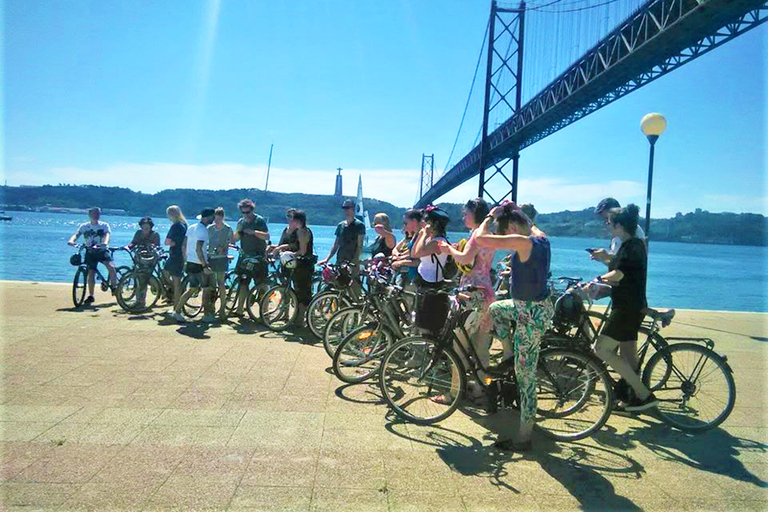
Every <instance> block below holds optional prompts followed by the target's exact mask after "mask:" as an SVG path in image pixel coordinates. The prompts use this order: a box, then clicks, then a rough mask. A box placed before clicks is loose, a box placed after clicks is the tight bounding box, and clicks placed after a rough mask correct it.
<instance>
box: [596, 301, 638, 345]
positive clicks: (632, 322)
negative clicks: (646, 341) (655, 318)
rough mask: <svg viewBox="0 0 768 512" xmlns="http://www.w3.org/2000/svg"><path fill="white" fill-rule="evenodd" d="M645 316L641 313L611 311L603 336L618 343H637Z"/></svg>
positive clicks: (619, 310)
mask: <svg viewBox="0 0 768 512" xmlns="http://www.w3.org/2000/svg"><path fill="white" fill-rule="evenodd" d="M643 318H645V315H644V314H643V313H642V312H641V311H625V310H621V309H613V310H611V314H610V315H608V320H606V324H605V327H604V328H603V332H602V334H604V335H606V336H608V337H610V338H613V339H614V340H616V341H637V333H638V331H639V330H640V325H642V323H643Z"/></svg>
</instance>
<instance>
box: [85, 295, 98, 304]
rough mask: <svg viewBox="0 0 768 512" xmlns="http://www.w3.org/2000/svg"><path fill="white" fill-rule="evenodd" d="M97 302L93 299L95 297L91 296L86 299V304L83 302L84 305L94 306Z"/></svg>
mask: <svg viewBox="0 0 768 512" xmlns="http://www.w3.org/2000/svg"><path fill="white" fill-rule="evenodd" d="M95 300H96V299H94V298H93V295H89V296H88V298H86V299H85V302H83V304H93V302H94V301H95Z"/></svg>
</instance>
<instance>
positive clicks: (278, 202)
mask: <svg viewBox="0 0 768 512" xmlns="http://www.w3.org/2000/svg"><path fill="white" fill-rule="evenodd" d="M246 197H249V198H251V199H252V200H253V201H254V202H255V203H256V205H257V206H256V208H257V212H258V213H259V214H261V215H264V216H265V217H269V218H270V220H271V221H272V222H279V221H281V220H282V218H283V215H284V214H285V211H286V209H288V208H290V207H294V208H301V209H303V210H304V211H306V212H307V217H308V220H309V222H310V224H315V225H325V226H330V225H334V224H336V223H338V222H339V221H340V220H341V219H342V218H343V215H342V212H341V210H340V206H341V204H340V201H339V199H338V198H335V197H334V196H331V195H320V194H298V193H281V192H265V191H263V190H259V189H244V188H241V189H230V190H194V189H172V190H163V191H161V192H157V193H154V194H144V193H141V192H134V191H132V190H130V189H127V188H119V187H99V186H94V185H45V186H41V187H8V186H4V187H0V204H3V205H5V206H4V208H5V209H14V208H19V209H21V208H22V207H29V208H33V209H38V208H41V207H45V206H55V207H64V208H78V209H85V208H88V207H90V206H94V205H95V206H101V207H102V208H110V209H119V210H125V211H126V212H127V214H128V215H134V216H136V217H140V216H143V215H152V216H158V217H162V216H164V215H165V208H166V207H167V206H168V205H171V204H177V205H179V206H181V208H182V210H184V211H185V212H186V213H187V215H188V216H189V217H194V214H196V213H197V212H198V211H199V210H201V209H202V208H203V207H206V206H213V207H216V206H223V207H224V209H225V210H226V212H227V217H228V218H232V219H234V218H236V217H237V216H238V211H237V203H238V202H239V201H240V200H241V199H244V198H246ZM353 199H354V198H353ZM364 205H365V209H366V210H367V211H368V212H369V213H370V215H371V216H373V215H374V214H375V213H379V212H383V213H386V214H387V215H389V218H390V219H391V220H392V222H393V226H394V227H398V226H400V225H401V221H400V219H401V217H402V214H403V212H404V211H405V209H404V208H400V207H398V206H395V205H393V204H391V203H387V202H385V201H379V200H377V199H372V198H364ZM439 206H440V207H441V208H443V209H445V210H446V211H447V212H448V214H449V215H450V217H451V219H453V220H452V221H451V224H450V225H449V229H450V230H451V231H464V230H465V228H464V226H463V222H462V212H461V206H462V205H460V204H453V203H441V204H439ZM536 223H537V224H538V225H539V227H540V228H541V229H542V230H544V231H545V232H547V233H548V234H549V235H551V236H569V237H582V238H587V237H588V238H604V237H605V236H606V231H605V226H604V225H603V222H602V220H601V219H600V218H599V217H597V216H596V215H595V213H594V207H591V208H586V209H584V210H581V211H568V210H567V211H563V212H556V213H542V214H539V216H538V218H537V219H536ZM643 223H644V220H641V224H643ZM643 225H644V224H643ZM651 239H652V240H660V241H669V242H689V243H708V244H726V245H757V246H765V245H768V217H765V216H763V215H760V214H755V213H710V212H708V211H705V210H704V211H703V210H701V209H699V208H697V209H696V211H694V212H690V213H686V214H683V213H678V214H677V215H675V216H674V217H672V218H670V219H652V221H651Z"/></svg>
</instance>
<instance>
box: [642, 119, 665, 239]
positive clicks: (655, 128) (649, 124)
mask: <svg viewBox="0 0 768 512" xmlns="http://www.w3.org/2000/svg"><path fill="white" fill-rule="evenodd" d="M666 128H667V120H666V119H665V118H664V116H663V115H661V114H657V113H652V114H646V115H645V116H643V119H642V120H641V121H640V129H641V130H642V131H643V133H644V134H645V136H646V137H647V138H648V142H649V143H650V145H651V154H650V156H649V158H648V194H647V195H646V200H645V236H646V238H647V239H648V241H649V242H650V240H651V190H652V188H653V152H654V148H655V147H656V141H657V140H659V135H661V134H662V133H664V130H666Z"/></svg>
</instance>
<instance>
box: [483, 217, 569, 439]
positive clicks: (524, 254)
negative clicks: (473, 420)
mask: <svg viewBox="0 0 768 512" xmlns="http://www.w3.org/2000/svg"><path fill="white" fill-rule="evenodd" d="M494 220H495V221H496V223H497V224H498V234H496V235H494V234H491V231H490V227H491V223H492V222H493V221H494ZM478 230H479V233H478V235H477V237H476V240H477V242H478V243H479V244H480V245H482V246H485V247H491V248H493V249H498V250H505V249H506V250H508V251H515V252H514V255H513V257H512V268H511V272H512V273H511V276H510V296H511V299H508V300H500V301H496V302H494V303H493V304H491V306H490V307H489V309H488V311H489V313H490V315H491V319H492V320H493V329H494V333H495V336H496V337H497V338H499V339H500V340H501V342H502V344H503V345H504V361H503V362H502V363H501V364H500V365H499V367H498V368H499V369H500V370H503V369H505V368H506V367H508V366H509V365H512V364H514V366H515V372H516V374H517V382H518V386H519V387H520V432H519V434H518V437H517V439H515V440H512V439H508V440H505V441H501V440H500V441H497V443H496V446H498V447H499V448H501V449H504V450H513V451H526V450H530V448H531V433H532V431H533V423H534V420H535V418H536V366H537V364H538V361H539V348H540V342H541V335H542V334H544V332H545V331H546V330H547V327H548V326H549V322H550V321H551V320H552V316H553V315H554V311H553V308H552V303H551V302H550V301H549V300H548V297H549V287H548V285H547V279H548V277H549V260H550V249H549V239H548V238H547V236H546V234H545V233H543V232H542V231H540V230H539V229H538V228H536V227H535V226H533V225H532V223H531V220H530V219H529V218H528V217H527V216H526V215H525V213H523V211H522V210H521V209H520V208H519V207H518V206H517V205H516V204H515V203H513V202H506V203H504V204H502V206H497V207H495V208H494V209H492V210H491V212H490V213H489V214H488V216H487V217H486V218H485V220H484V221H483V223H482V224H481V225H480V227H479V228H478ZM513 322H516V324H517V327H516V328H515V331H514V333H511V332H510V331H511V326H512V323H513Z"/></svg>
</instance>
